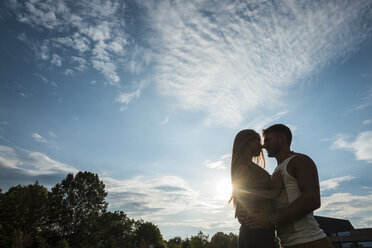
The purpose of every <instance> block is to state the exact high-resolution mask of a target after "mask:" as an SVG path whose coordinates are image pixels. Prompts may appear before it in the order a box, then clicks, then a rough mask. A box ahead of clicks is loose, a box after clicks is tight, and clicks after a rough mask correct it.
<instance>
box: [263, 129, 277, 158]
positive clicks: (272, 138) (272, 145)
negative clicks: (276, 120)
mask: <svg viewBox="0 0 372 248" xmlns="http://www.w3.org/2000/svg"><path fill="white" fill-rule="evenodd" d="M263 148H265V149H266V151H267V156H269V157H275V156H276V155H278V154H279V152H280V150H281V147H280V143H279V135H278V134H275V133H268V134H266V135H265V136H264V144H263Z"/></svg>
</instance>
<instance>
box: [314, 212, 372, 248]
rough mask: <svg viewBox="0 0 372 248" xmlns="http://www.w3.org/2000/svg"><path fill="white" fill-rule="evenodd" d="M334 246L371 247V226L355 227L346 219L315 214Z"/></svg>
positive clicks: (337, 247)
mask: <svg viewBox="0 0 372 248" xmlns="http://www.w3.org/2000/svg"><path fill="white" fill-rule="evenodd" d="M315 219H316V220H317V221H318V223H319V226H320V228H321V229H323V231H324V232H325V233H326V234H327V236H328V238H329V239H330V240H331V242H332V245H333V247H334V248H339V247H342V248H344V247H347V248H348V247H364V248H372V228H361V229H355V228H354V227H353V225H352V224H351V223H350V221H348V220H343V219H335V218H329V217H323V216H315Z"/></svg>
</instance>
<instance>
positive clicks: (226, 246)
mask: <svg viewBox="0 0 372 248" xmlns="http://www.w3.org/2000/svg"><path fill="white" fill-rule="evenodd" d="M237 246H238V241H237V235H235V234H233V233H230V234H225V233H223V232H217V233H216V234H214V235H213V237H212V238H211V242H210V247H211V248H237Z"/></svg>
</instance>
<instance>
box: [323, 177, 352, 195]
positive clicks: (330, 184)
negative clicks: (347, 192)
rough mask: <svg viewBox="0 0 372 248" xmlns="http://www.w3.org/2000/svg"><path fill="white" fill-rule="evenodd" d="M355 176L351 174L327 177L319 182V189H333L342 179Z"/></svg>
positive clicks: (347, 179)
mask: <svg viewBox="0 0 372 248" xmlns="http://www.w3.org/2000/svg"><path fill="white" fill-rule="evenodd" d="M354 178H355V177H353V176H344V177H336V178H331V179H327V180H324V181H321V182H320V190H321V191H325V190H334V189H336V188H338V187H339V186H340V184H341V183H342V182H344V181H349V180H352V179H354Z"/></svg>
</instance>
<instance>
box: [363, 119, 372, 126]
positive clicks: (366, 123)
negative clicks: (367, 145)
mask: <svg viewBox="0 0 372 248" xmlns="http://www.w3.org/2000/svg"><path fill="white" fill-rule="evenodd" d="M363 124H364V125H369V124H372V120H364V121H363Z"/></svg>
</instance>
